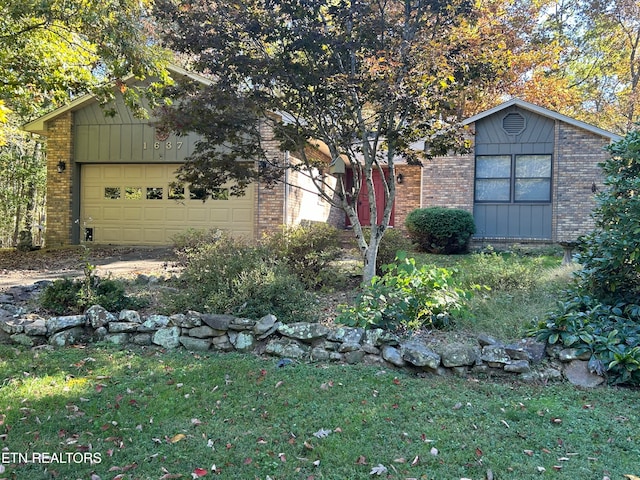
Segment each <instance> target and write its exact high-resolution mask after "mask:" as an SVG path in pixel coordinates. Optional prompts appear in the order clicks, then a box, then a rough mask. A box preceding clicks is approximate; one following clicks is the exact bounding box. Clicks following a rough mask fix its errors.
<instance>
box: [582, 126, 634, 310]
mask: <svg viewBox="0 0 640 480" xmlns="http://www.w3.org/2000/svg"><path fill="white" fill-rule="evenodd" d="M608 148H609V152H610V153H611V155H612V156H611V158H609V159H608V160H607V161H606V162H604V163H602V164H601V167H602V170H603V172H604V173H605V175H606V179H605V182H604V183H605V186H606V188H605V190H604V191H603V192H601V193H600V194H599V195H598V202H599V203H598V206H597V208H596V209H595V211H594V219H595V221H596V227H595V229H594V230H593V231H592V232H591V233H590V234H589V235H587V236H586V237H584V238H583V239H582V242H581V245H580V252H579V257H578V259H579V261H580V263H581V264H582V266H583V269H582V272H581V273H580V279H581V287H582V288H583V289H584V290H585V291H586V292H588V293H589V294H590V295H593V296H595V297H597V298H598V299H600V300H602V301H604V302H607V303H609V304H616V303H618V302H627V303H628V302H633V301H635V300H636V299H637V298H638V297H640V235H638V233H639V229H638V225H639V224H640V196H638V191H640V132H639V131H633V132H630V133H629V134H627V136H626V137H625V138H624V139H622V140H620V141H619V142H617V143H615V144H613V145H611V146H609V147H608Z"/></svg>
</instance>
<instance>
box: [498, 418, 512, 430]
mask: <svg viewBox="0 0 640 480" xmlns="http://www.w3.org/2000/svg"><path fill="white" fill-rule="evenodd" d="M500 422H501V423H502V424H503V425H504V426H505V427H507V428H511V427H510V426H509V424H508V423H507V421H506V420H500Z"/></svg>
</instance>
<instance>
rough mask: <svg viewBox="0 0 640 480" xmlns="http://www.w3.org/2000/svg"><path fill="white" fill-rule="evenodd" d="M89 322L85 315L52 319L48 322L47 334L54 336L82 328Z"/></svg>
mask: <svg viewBox="0 0 640 480" xmlns="http://www.w3.org/2000/svg"><path fill="white" fill-rule="evenodd" d="M86 322H87V318H86V317H85V316H84V315H67V316H64V317H51V318H50V319H48V320H47V334H49V335H53V334H54V333H57V332H60V331H62V330H66V329H68V328H74V327H81V326H84V325H85V323H86Z"/></svg>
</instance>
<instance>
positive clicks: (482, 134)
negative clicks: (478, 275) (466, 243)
mask: <svg viewBox="0 0 640 480" xmlns="http://www.w3.org/2000/svg"><path fill="white" fill-rule="evenodd" d="M514 112H517V113H518V114H520V115H521V116H522V117H524V120H525V124H524V129H523V130H522V131H521V132H520V133H518V134H514V135H512V134H509V133H507V131H505V129H504V128H503V120H504V119H505V116H506V115H508V114H509V113H514ZM475 130H476V137H475V155H476V156H478V155H511V156H513V155H519V154H535V155H545V154H546V155H552V165H553V162H554V161H555V159H553V153H554V137H555V135H554V130H555V121H554V120H553V119H551V118H547V117H544V116H542V115H538V114H536V113H533V112H530V111H528V110H524V109H519V108H517V107H515V106H514V107H511V108H508V109H505V110H503V111H501V112H498V113H497V114H494V115H491V116H489V117H486V118H483V119H481V120H478V121H477V122H476V129H475ZM552 168H553V167H552ZM551 188H552V189H553V185H552V186H551ZM550 198H551V197H550ZM473 215H474V218H475V222H476V237H479V238H517V239H538V240H550V239H551V238H552V204H551V202H545V203H542V202H534V203H525V202H513V201H511V202H478V201H476V202H474V207H473Z"/></svg>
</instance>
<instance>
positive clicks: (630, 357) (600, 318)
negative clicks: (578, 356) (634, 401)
mask: <svg viewBox="0 0 640 480" xmlns="http://www.w3.org/2000/svg"><path fill="white" fill-rule="evenodd" d="M532 333H533V334H534V335H535V336H536V338H537V339H538V340H540V341H543V342H546V343H549V344H551V345H556V344H557V345H563V346H565V347H571V348H575V349H577V351H578V353H585V352H589V353H590V354H591V359H590V360H589V368H590V369H591V371H594V372H596V373H598V374H600V375H603V374H606V376H607V377H608V380H609V382H610V383H628V384H635V385H640V305H637V304H631V303H629V304H627V303H619V304H617V305H615V306H612V305H605V304H602V303H600V302H599V301H598V300H596V299H595V298H593V297H590V296H585V295H579V294H576V295H574V296H572V297H571V298H570V299H569V300H567V301H566V302H564V303H561V304H560V308H559V311H558V312H555V313H553V314H551V315H550V316H549V317H548V318H547V320H546V321H544V322H540V323H539V324H538V326H537V327H536V328H535V329H534V331H533V332H532Z"/></svg>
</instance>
